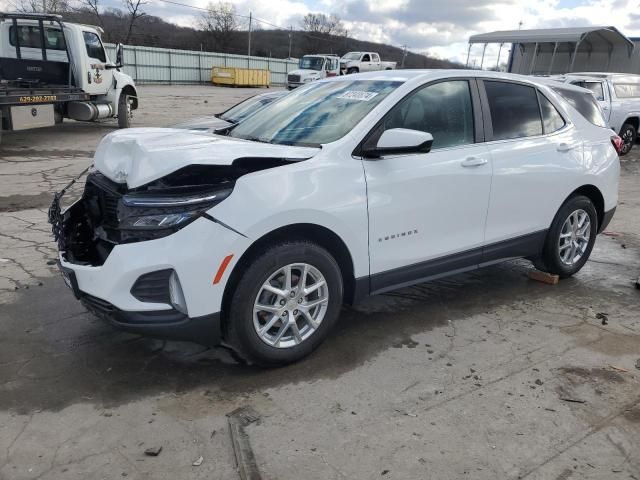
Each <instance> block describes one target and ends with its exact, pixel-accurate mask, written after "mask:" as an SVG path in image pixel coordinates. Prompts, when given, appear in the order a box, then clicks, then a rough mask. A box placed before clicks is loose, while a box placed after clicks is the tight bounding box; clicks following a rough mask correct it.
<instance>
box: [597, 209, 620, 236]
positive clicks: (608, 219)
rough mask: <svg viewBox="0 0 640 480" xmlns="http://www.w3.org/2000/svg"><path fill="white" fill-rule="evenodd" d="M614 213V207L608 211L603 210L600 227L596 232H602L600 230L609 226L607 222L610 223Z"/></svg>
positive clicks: (602, 230)
mask: <svg viewBox="0 0 640 480" xmlns="http://www.w3.org/2000/svg"><path fill="white" fill-rule="evenodd" d="M615 213H616V207H613V208H612V209H611V210H609V211H608V212H604V215H603V217H602V223H601V224H600V228H599V229H598V233H602V232H604V231H605V229H606V228H607V227H608V226H609V223H611V219H612V218H613V215H614V214H615Z"/></svg>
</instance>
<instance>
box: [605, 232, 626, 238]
mask: <svg viewBox="0 0 640 480" xmlns="http://www.w3.org/2000/svg"><path fill="white" fill-rule="evenodd" d="M602 235H605V236H607V237H622V236H623V235H622V233H618V232H602Z"/></svg>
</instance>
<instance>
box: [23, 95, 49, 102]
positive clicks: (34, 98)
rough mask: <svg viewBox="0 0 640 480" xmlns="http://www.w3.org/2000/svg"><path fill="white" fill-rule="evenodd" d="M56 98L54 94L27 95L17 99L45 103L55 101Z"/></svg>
mask: <svg viewBox="0 0 640 480" xmlns="http://www.w3.org/2000/svg"><path fill="white" fill-rule="evenodd" d="M56 100H58V97H57V96H56V95H29V96H27V97H20V98H19V99H18V101H19V102H20V103H46V102H55V101H56Z"/></svg>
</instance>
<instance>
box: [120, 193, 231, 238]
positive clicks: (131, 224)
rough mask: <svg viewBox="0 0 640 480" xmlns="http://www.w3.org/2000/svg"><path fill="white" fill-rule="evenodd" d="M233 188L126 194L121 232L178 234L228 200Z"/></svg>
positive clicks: (121, 218)
mask: <svg viewBox="0 0 640 480" xmlns="http://www.w3.org/2000/svg"><path fill="white" fill-rule="evenodd" d="M232 190H233V189H232V188H229V189H222V190H217V191H214V192H200V193H191V194H188V195H154V194H150V193H145V194H127V195H124V196H123V197H122V211H121V216H120V223H119V227H120V229H122V230H165V229H170V230H177V229H179V228H182V227H184V226H186V225H188V224H189V223H191V222H192V221H193V220H195V219H196V218H198V217H199V216H201V215H202V214H203V213H204V212H206V211H207V210H209V209H210V208H211V207H213V206H214V205H216V204H218V203H220V202H221V201H222V200H224V199H225V198H227V197H228V196H229V195H230V194H231V192H232Z"/></svg>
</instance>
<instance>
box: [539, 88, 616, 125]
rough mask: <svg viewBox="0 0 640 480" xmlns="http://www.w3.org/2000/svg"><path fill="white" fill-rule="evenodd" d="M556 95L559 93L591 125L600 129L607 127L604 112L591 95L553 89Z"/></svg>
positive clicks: (563, 89)
mask: <svg viewBox="0 0 640 480" xmlns="http://www.w3.org/2000/svg"><path fill="white" fill-rule="evenodd" d="M552 88H553V90H554V91H555V92H556V93H559V94H560V95H561V96H562V98H564V99H565V100H566V101H567V102H569V104H570V105H571V106H572V107H573V108H575V109H576V110H577V111H578V112H580V113H581V114H582V116H583V117H584V118H586V119H587V120H588V121H589V122H590V123H592V124H594V125H596V126H598V127H606V126H607V122H606V121H605V119H604V117H603V116H602V110H600V107H599V106H598V102H596V99H595V97H594V96H593V95H591V94H590V93H586V92H585V93H582V92H577V91H575V90H568V89H565V88H558V87H552Z"/></svg>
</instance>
